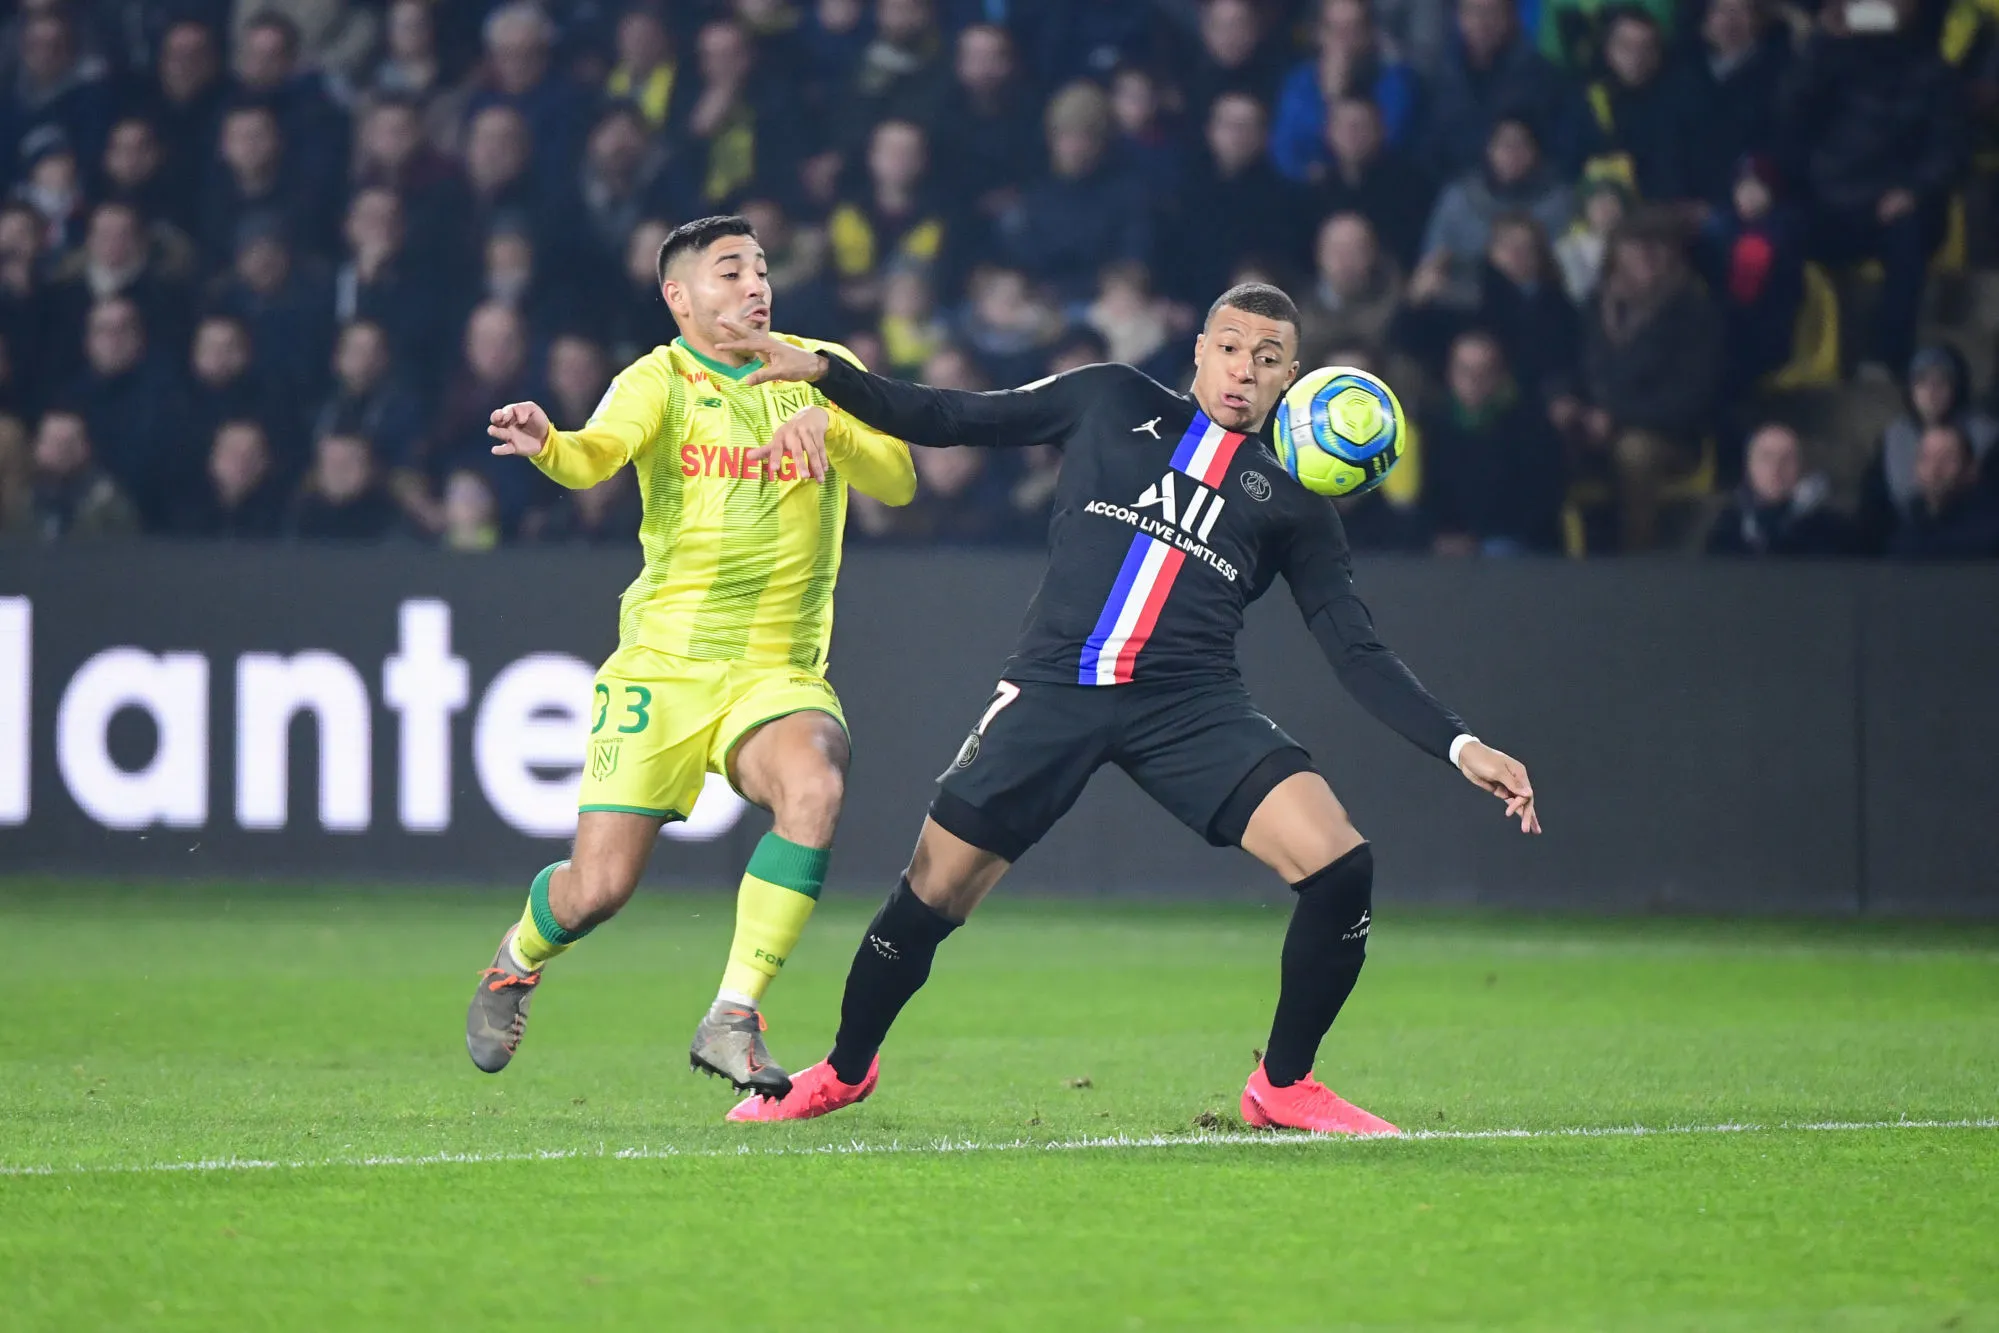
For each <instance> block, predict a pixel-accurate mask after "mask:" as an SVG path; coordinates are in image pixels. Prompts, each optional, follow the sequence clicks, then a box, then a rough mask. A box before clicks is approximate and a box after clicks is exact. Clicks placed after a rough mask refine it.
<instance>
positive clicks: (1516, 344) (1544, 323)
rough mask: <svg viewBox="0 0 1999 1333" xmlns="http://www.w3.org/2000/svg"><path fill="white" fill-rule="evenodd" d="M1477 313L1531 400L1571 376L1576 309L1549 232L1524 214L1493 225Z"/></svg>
mask: <svg viewBox="0 0 1999 1333" xmlns="http://www.w3.org/2000/svg"><path fill="white" fill-rule="evenodd" d="M1478 318H1479V320H1480V321H1481V322H1483V323H1484V324H1485V326H1486V327H1487V328H1488V329H1490V330H1491V332H1492V335H1493V336H1494V337H1495V338H1497V339H1498V340H1499V345H1500V349H1501V351H1502V352H1504V354H1505V356H1506V363H1507V365H1508V366H1509V367H1511V368H1512V373H1513V376H1514V379H1515V381H1516V383H1517V384H1518V386H1519V387H1520V389H1521V390H1522V391H1523V392H1524V393H1525V394H1526V395H1528V397H1529V398H1530V399H1531V400H1532V401H1535V402H1540V401H1542V400H1543V399H1544V397H1545V396H1546V394H1547V393H1548V392H1549V390H1550V388H1551V387H1552V386H1553V385H1555V384H1556V383H1558V382H1565V381H1567V380H1568V379H1570V378H1571V377H1572V376H1573V374H1574V371H1575V366H1576V358H1577V355H1578V353H1579V351H1580V350H1581V326H1580V322H1579V321H1578V319H1577V316H1576V308H1575V306H1574V305H1573V304H1571V303H1570V301H1569V294H1568V292H1566V291H1565V290H1563V287H1562V275H1561V270H1560V269H1559V267H1558V266H1557V265H1556V263H1555V252H1554V249H1553V247H1551V246H1550V245H1549V244H1548V235H1547V233H1546V232H1544V231H1542V230H1541V224H1540V223H1539V222H1537V221H1535V220H1534V219H1533V218H1532V217H1529V216H1528V215H1526V214H1524V213H1509V214H1507V215H1505V216H1503V217H1501V218H1500V219H1499V220H1498V221H1497V222H1496V223H1494V224H1493V228H1492V243H1491V244H1490V245H1488V246H1487V247H1486V252H1485V267H1484V269H1483V270H1482V271H1481V273H1480V275H1479V299H1478Z"/></svg>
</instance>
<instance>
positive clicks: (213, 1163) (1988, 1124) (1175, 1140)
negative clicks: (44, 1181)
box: [0, 1118, 1999, 1177]
mask: <svg viewBox="0 0 1999 1333" xmlns="http://www.w3.org/2000/svg"><path fill="white" fill-rule="evenodd" d="M1894 1129H1999V1118H1988V1119H1979V1120H1857V1121H1843V1120H1821V1121H1808V1122H1802V1123H1790V1122H1782V1123H1779V1124H1774V1125H1753V1124H1722V1125H1667V1126H1663V1127H1658V1126H1648V1125H1578V1126H1573V1127H1570V1128H1560V1129H1418V1130H1411V1131H1408V1132H1405V1133H1402V1134H1396V1135H1375V1136H1372V1141H1384V1142H1396V1141H1400V1142H1404V1143H1411V1142H1414V1143H1464V1142H1483V1141H1486V1140H1494V1139H1637V1138H1648V1137H1651V1136H1653V1135H1675V1134H1839V1133H1871V1132H1876V1131H1880V1130H1894ZM1362 1141H1368V1140H1363V1139H1356V1138H1354V1137H1352V1136H1347V1135H1325V1136H1321V1135H1312V1134H1272V1133H1257V1134H1246V1133H1242V1132H1240V1131H1237V1130H1223V1131H1202V1132H1201V1133H1198V1134H1138V1135H1132V1134H1112V1135H1105V1136H1102V1137H1084V1138H1077V1139H997V1140H983V1139H948V1138H947V1139H933V1140H929V1141H927V1142H921V1143H904V1142H903V1141H902V1140H900V1139H891V1140H889V1141H888V1142H887V1143H866V1142H862V1141H861V1140H858V1139H856V1140H852V1141H849V1142H846V1143H826V1144H819V1145H817V1146H812V1147H792V1146H777V1147H758V1146H756V1145H754V1144H750V1143H743V1144H738V1145H737V1146H736V1147H734V1148H675V1147H672V1146H670V1145H669V1146H665V1147H639V1148H611V1147H609V1146H604V1145H600V1146H598V1147H595V1148H550V1149H544V1150H542V1151H539V1152H493V1153H482V1152H465V1153H454V1152H441V1153H425V1154H420V1155H415V1156H365V1157H325V1158H320V1159H317V1160H304V1159H299V1160H292V1161H279V1160H276V1159H263V1158H250V1157H218V1158H205V1159H202V1160H199V1161H191V1162H134V1163H112V1164H107V1165H92V1164H88V1163H77V1164H75V1165H72V1166H54V1165H50V1166H0V1177H7V1176H89V1175H155V1174H160V1173H164V1172H196V1173H209V1172H230V1171H312V1170H324V1169H329V1168H332V1169H341V1168H352V1167H382V1166H483V1165H489V1164H492V1163H496V1162H560V1161H588V1160H602V1161H664V1160H667V1159H670V1158H707V1157H826V1156H850V1155H858V1154H893V1155H901V1154H925V1153H961V1152H965V1153H981V1152H1025V1151H1040V1152H1089V1151H1098V1150H1103V1149H1119V1148H1212V1147H1251V1148H1268V1147H1295V1146H1312V1145H1320V1144H1327V1143H1355V1142H1362Z"/></svg>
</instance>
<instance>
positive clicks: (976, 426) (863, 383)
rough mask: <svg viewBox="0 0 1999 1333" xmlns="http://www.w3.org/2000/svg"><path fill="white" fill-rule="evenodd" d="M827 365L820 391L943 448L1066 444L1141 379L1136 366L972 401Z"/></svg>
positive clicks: (879, 423) (893, 431) (1071, 375)
mask: <svg viewBox="0 0 1999 1333" xmlns="http://www.w3.org/2000/svg"><path fill="white" fill-rule="evenodd" d="M822 355H824V354H823V353H822ZM826 363H827V370H826V373H825V374H824V375H822V376H820V377H819V380H818V389H819V391H820V392H821V393H823V394H825V395H826V397H827V398H828V399H829V400H831V401H832V402H834V403H836V404H838V405H839V406H840V408H841V409H842V410H844V411H847V412H851V413H853V414H854V415H855V416H857V417H859V418H860V419H861V420H862V421H864V422H866V423H867V424H868V425H870V426H872V427H874V428H875V429H876V430H878V431H882V432H885V433H886V434H889V435H893V436H895V437H896V438H897V439H901V440H906V441H908V442H909V443H910V444H924V445H930V446H933V447H936V448H944V447H947V446H949V445H954V444H972V445H983V446H986V447H988V448H990V447H993V446H997V445H1021V446H1025V445H1030V444H1061V443H1063V442H1064V441H1065V440H1066V439H1067V438H1068V436H1069V433H1070V432H1071V431H1073V430H1074V429H1075V428H1076V423H1077V422H1079V421H1081V420H1082V419H1083V414H1084V412H1085V411H1087V410H1088V407H1089V404H1090V402H1091V401H1092V400H1093V399H1094V398H1096V397H1097V396H1099V395H1101V394H1102V393H1104V392H1105V390H1106V389H1108V388H1109V387H1111V386H1112V385H1113V384H1115V383H1116V382H1117V381H1118V379H1120V378H1121V377H1123V376H1135V375H1137V374H1138V372H1137V371H1135V370H1133V369H1132V368H1131V367H1129V366H1117V365H1100V366H1081V367H1078V368H1077V369H1075V370H1071V371H1065V372H1064V373H1062V374H1060V375H1051V376H1049V377H1048V378H1047V379H1044V380H1036V381H1035V382H1034V383H1032V384H1029V385H1026V386H1025V387H1023V388H1019V389H1003V390H1000V391H999V392H996V393H970V392H967V391H965V390H963V389H933V388H930V387H929V386H927V385H922V384H909V383H906V382H904V381H902V380H892V379H888V378H886V377H884V376H881V375H874V374H870V373H869V372H867V371H865V370H862V369H860V368H859V367H857V366H854V365H852V364H850V363H849V362H847V361H844V360H842V359H841V358H839V357H837V356H830V355H827V356H826Z"/></svg>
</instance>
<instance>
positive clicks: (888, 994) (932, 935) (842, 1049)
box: [827, 879, 963, 1084]
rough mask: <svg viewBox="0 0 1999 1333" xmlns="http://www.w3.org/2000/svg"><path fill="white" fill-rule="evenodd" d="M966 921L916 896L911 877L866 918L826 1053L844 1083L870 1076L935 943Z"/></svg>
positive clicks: (927, 966) (927, 964)
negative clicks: (836, 1029) (836, 1026)
mask: <svg viewBox="0 0 1999 1333" xmlns="http://www.w3.org/2000/svg"><path fill="white" fill-rule="evenodd" d="M962 924H963V923H962V922H958V921H953V920H951V918H949V917H947V916H945V915H944V914H943V913H942V912H939V911H938V910H937V909H936V908H934V907H932V906H930V904H928V903H926V902H924V901H923V900H922V899H921V898H919V897H917V896H916V893H915V891H914V890H912V889H911V888H910V887H909V881H908V880H907V879H904V880H902V881H901V882H900V883H898V884H897V885H896V886H895V891H894V892H893V893H891V894H889V896H888V901H887V902H885V903H883V904H882V908H881V911H879V912H876V913H875V919H874V920H873V921H870V922H869V923H868V932H867V934H865V935H863V936H862V937H861V947H860V948H858V949H856V950H855V951H854V964H853V966H852V967H850V968H848V969H847V992H846V994H845V995H843V996H842V997H841V998H840V1032H839V1035H838V1036H836V1037H834V1038H833V1054H832V1055H830V1056H828V1057H827V1060H828V1061H829V1062H830V1063H831V1064H832V1066H833V1072H834V1073H835V1074H837V1075H838V1076H839V1078H840V1081H841V1082H842V1083H848V1084H853V1083H859V1082H860V1081H861V1080H862V1079H864V1078H866V1077H867V1076H868V1066H869V1065H870V1064H872V1063H873V1062H874V1058H875V1052H876V1051H879V1050H880V1049H881V1044H882V1038H884V1037H886V1036H887V1035H888V1029H889V1025H890V1024H891V1023H893V1022H895V1016H896V1015H897V1014H899V1013H901V1012H902V1006H904V1005H905V1004H908V1003H909V998H910V996H912V995H914V994H916V992H917V991H919V990H921V989H922V988H923V983H924V982H925V981H926V980H928V979H929V977H930V960H931V959H932V958H934V957H936V955H937V946H938V945H940V944H942V943H943V942H944V937H945V936H947V935H949V934H950V933H951V932H952V931H954V930H956V929H957V928H958V927H959V926H960V925H962Z"/></svg>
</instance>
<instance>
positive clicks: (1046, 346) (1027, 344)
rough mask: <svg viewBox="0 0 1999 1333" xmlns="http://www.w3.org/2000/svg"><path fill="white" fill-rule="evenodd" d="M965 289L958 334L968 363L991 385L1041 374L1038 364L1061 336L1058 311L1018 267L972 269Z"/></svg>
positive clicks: (1028, 379)
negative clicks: (1042, 296) (1040, 297)
mask: <svg viewBox="0 0 1999 1333" xmlns="http://www.w3.org/2000/svg"><path fill="white" fill-rule="evenodd" d="M966 292H967V299H966V302H965V311H964V314H963V317H962V318H961V319H960V321H959V325H958V336H959V338H960V340H961V341H962V342H963V344H964V350H965V351H966V352H967V353H968V354H969V355H968V357H967V364H968V365H973V366H975V367H976V369H977V370H979V371H983V375H982V376H979V377H980V378H984V379H986V380H989V381H990V382H992V383H994V384H1026V383H1028V382H1029V381H1032V380H1036V379H1039V378H1041V373H1042V372H1041V367H1042V363H1043V362H1044V361H1045V360H1046V359H1047V357H1048V353H1049V350H1050V349H1051V348H1053V347H1054V345H1055V341H1056V339H1058V338H1060V337H1061V336H1062V328H1063V320H1062V316H1061V314H1060V312H1058V311H1056V310H1054V309H1053V308H1051V307H1050V306H1049V305H1048V304H1047V303H1046V302H1045V301H1042V300H1041V299H1039V298H1038V297H1037V296H1036V295H1035V294H1034V292H1033V291H1032V289H1031V288H1030V287H1029V286H1028V283H1027V279H1026V277H1025V276H1024V275H1023V274H1022V273H1021V272H1020V270H1018V269H1010V268H994V267H990V266H984V267H981V268H978V269H974V270H973V272H972V278H971V281H970V282H969V283H968V284H967V287H966Z"/></svg>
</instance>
